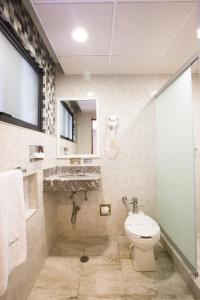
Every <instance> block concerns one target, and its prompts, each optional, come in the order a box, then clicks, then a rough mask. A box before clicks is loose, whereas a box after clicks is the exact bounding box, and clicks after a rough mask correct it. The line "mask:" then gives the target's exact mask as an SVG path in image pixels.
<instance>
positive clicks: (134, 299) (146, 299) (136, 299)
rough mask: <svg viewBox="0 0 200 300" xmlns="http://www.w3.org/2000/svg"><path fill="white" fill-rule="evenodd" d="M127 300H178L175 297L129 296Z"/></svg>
mask: <svg viewBox="0 0 200 300" xmlns="http://www.w3.org/2000/svg"><path fill="white" fill-rule="evenodd" d="M127 300H177V298H176V296H175V295H158V296H149V295H128V296H127Z"/></svg>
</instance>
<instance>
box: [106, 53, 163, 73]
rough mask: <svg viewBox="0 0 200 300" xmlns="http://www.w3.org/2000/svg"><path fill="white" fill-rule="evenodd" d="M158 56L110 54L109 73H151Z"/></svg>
mask: <svg viewBox="0 0 200 300" xmlns="http://www.w3.org/2000/svg"><path fill="white" fill-rule="evenodd" d="M160 58H161V57H160V56H156V55H151V56H148V55H146V56H145V55H144V56H143V55H135V56H132V55H130V56H112V57H111V65H110V70H109V73H110V74H147V73H152V70H153V68H154V66H155V65H156V63H158V61H159V59H160Z"/></svg>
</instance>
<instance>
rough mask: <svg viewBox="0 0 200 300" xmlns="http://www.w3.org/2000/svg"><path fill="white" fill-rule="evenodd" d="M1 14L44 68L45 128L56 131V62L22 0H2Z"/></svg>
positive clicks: (0, 4)
mask: <svg viewBox="0 0 200 300" xmlns="http://www.w3.org/2000/svg"><path fill="white" fill-rule="evenodd" d="M0 14H1V15H2V16H3V17H4V18H5V20H6V21H8V22H9V23H10V24H11V25H12V27H13V28H14V30H15V31H16V33H17V34H18V36H19V37H20V39H21V41H22V43H23V45H24V48H25V49H26V50H27V51H28V52H29V54H30V55H31V56H32V57H33V58H34V60H35V61H36V63H37V64H38V65H39V66H40V67H41V68H42V69H43V71H44V76H43V122H42V125H43V130H44V131H45V132H46V133H50V134H54V133H55V71H54V63H53V61H52V59H51V57H50V55H49V53H48V50H47V49H46V47H45V45H44V43H43V41H42V39H41V37H40V35H39V33H38V31H37V29H36V27H35V25H34V24H33V22H32V20H31V18H30V16H29V14H28V12H27V11H26V9H25V7H24V6H23V4H22V1H21V0H1V1H0Z"/></svg>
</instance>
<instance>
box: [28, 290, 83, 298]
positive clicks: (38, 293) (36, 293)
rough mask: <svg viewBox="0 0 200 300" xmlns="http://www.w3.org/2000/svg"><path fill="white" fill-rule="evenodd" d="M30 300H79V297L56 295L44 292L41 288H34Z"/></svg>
mask: <svg viewBox="0 0 200 300" xmlns="http://www.w3.org/2000/svg"><path fill="white" fill-rule="evenodd" d="M28 300H78V297H76V296H75V297H74V296H67V295H55V294H51V293H48V292H46V293H45V292H42V291H41V290H40V289H37V288H34V289H33V290H32V292H31V295H30V296H29V298H28Z"/></svg>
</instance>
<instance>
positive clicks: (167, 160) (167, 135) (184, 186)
mask: <svg viewBox="0 0 200 300" xmlns="http://www.w3.org/2000/svg"><path fill="white" fill-rule="evenodd" d="M156 119H157V163H158V176H157V180H158V203H159V223H160V226H161V228H162V229H163V231H164V233H165V234H166V235H167V237H168V238H169V239H170V240H171V242H172V243H173V244H174V246H175V247H176V248H177V250H178V251H179V253H180V254H182V256H183V257H184V259H185V261H186V262H187V263H188V265H189V266H190V267H191V269H192V270H193V272H194V273H196V270H197V261H196V216H195V173H194V141H193V121H192V80H191V68H190V67H189V68H188V69H186V70H185V71H184V72H183V73H182V74H181V75H180V76H179V77H178V78H177V79H176V80H174V81H173V82H172V83H171V84H170V85H169V86H168V87H167V88H166V89H164V90H163V91H162V92H161V93H160V94H159V96H158V97H157V98H156Z"/></svg>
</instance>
